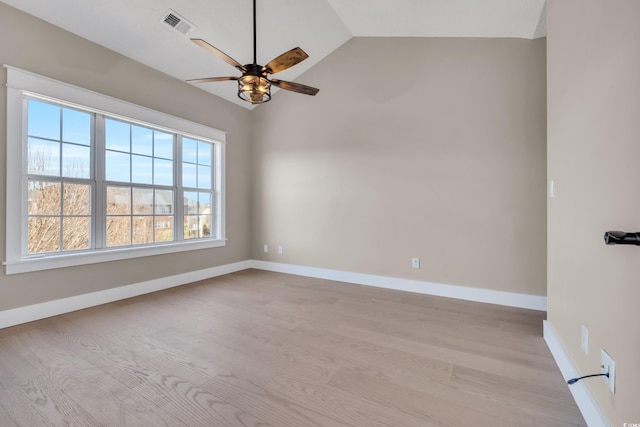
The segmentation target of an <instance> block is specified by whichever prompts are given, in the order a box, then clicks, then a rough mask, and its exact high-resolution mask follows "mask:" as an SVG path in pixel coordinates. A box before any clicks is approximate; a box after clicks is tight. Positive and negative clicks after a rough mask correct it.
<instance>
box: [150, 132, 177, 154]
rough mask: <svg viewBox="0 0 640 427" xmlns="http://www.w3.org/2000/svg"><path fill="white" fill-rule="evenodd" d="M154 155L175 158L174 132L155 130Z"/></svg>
mask: <svg viewBox="0 0 640 427" xmlns="http://www.w3.org/2000/svg"><path fill="white" fill-rule="evenodd" d="M153 156H154V157H162V158H163V159H173V134H170V133H164V132H160V131H157V130H154V131H153Z"/></svg>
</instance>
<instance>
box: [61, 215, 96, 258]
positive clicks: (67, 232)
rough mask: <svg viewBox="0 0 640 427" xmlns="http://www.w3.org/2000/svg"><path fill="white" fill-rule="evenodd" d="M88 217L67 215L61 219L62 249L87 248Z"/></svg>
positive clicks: (75, 249)
mask: <svg viewBox="0 0 640 427" xmlns="http://www.w3.org/2000/svg"><path fill="white" fill-rule="evenodd" d="M89 232H90V225H89V217H71V218H69V217H67V218H64V219H63V220H62V250H64V251H77V250H80V249H89Z"/></svg>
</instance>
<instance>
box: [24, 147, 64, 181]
mask: <svg viewBox="0 0 640 427" xmlns="http://www.w3.org/2000/svg"><path fill="white" fill-rule="evenodd" d="M27 162H28V170H29V173H30V174H36V175H52V176H60V143H59V142H55V141H45V140H43V139H37V138H29V141H28V143H27Z"/></svg>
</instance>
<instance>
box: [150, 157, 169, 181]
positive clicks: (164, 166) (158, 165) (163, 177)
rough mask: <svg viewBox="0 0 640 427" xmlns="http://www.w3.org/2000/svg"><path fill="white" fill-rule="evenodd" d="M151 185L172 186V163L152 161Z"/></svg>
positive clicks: (160, 160) (158, 160)
mask: <svg viewBox="0 0 640 427" xmlns="http://www.w3.org/2000/svg"><path fill="white" fill-rule="evenodd" d="M153 183H154V184H155V185H173V161H171V160H162V159H153Z"/></svg>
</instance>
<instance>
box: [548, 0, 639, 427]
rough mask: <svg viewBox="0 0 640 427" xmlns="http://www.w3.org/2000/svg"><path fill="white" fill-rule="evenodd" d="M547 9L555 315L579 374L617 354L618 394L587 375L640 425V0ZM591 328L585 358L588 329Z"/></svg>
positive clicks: (610, 413) (609, 410) (555, 2)
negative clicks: (604, 355) (622, 242)
mask: <svg viewBox="0 0 640 427" xmlns="http://www.w3.org/2000/svg"><path fill="white" fill-rule="evenodd" d="M547 13H548V25H547V29H548V76H549V77H548V98H549V106H548V123H549V134H548V176H549V179H550V180H554V181H555V189H556V191H555V194H556V195H555V197H554V198H552V199H549V206H548V209H549V210H548V222H549V228H548V233H549V236H548V241H549V246H548V255H549V261H548V263H549V271H548V288H549V289H548V302H549V309H548V316H549V321H550V323H551V325H552V326H553V327H554V329H555V330H556V332H557V334H558V335H559V338H560V340H561V341H562V343H563V345H564V347H565V349H566V350H567V352H568V353H569V356H570V358H571V359H572V360H573V362H574V363H575V364H576V365H577V367H578V370H579V372H580V373H581V374H591V373H594V372H599V362H600V349H601V348H604V349H605V350H606V351H607V352H608V353H609V354H610V355H611V356H612V357H613V359H614V360H615V362H616V370H617V375H616V382H617V384H616V393H615V394H611V392H610V391H609V389H608V388H607V386H606V385H605V383H604V381H603V380H601V379H592V380H588V381H585V384H586V385H587V387H588V388H589V390H590V391H591V393H592V394H593V396H594V397H595V399H596V402H597V404H598V406H599V407H600V408H601V409H602V410H603V412H604V413H605V414H606V416H607V418H608V420H609V422H610V423H611V425H612V426H621V425H622V423H625V422H626V423H640V409H639V403H640V309H639V307H640V280H639V275H638V271H639V269H638V266H639V265H640V248H637V247H629V246H605V244H604V242H603V240H602V235H603V233H604V232H605V231H606V230H624V231H640V196H639V192H638V187H639V185H640V167H639V163H638V159H640V25H638V22H639V21H640V2H638V1H637V0H616V1H605V0H551V1H549V2H548V6H547ZM581 325H585V326H586V327H587V328H588V330H589V355H588V356H586V355H584V353H582V351H581V349H580V327H581Z"/></svg>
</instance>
